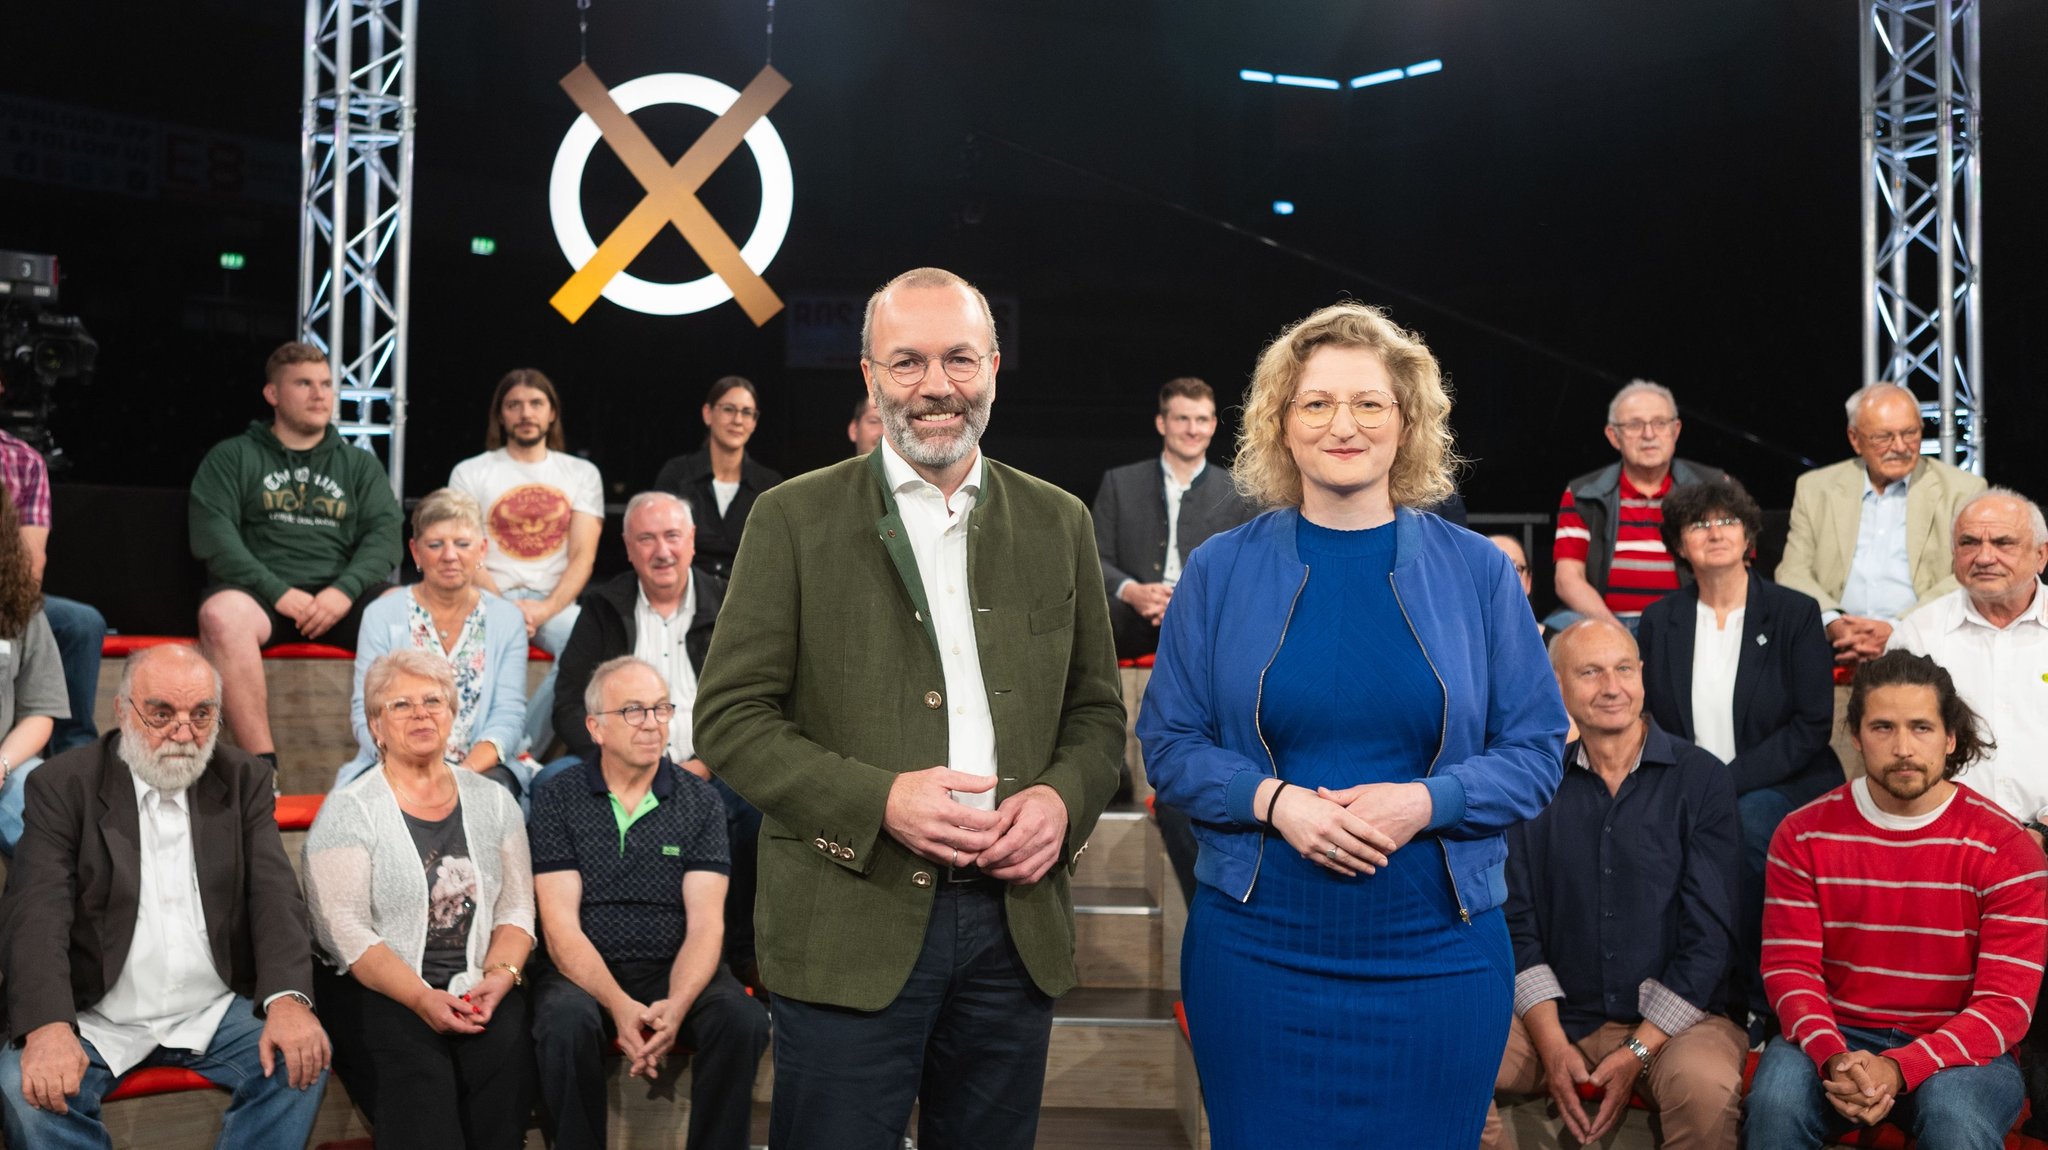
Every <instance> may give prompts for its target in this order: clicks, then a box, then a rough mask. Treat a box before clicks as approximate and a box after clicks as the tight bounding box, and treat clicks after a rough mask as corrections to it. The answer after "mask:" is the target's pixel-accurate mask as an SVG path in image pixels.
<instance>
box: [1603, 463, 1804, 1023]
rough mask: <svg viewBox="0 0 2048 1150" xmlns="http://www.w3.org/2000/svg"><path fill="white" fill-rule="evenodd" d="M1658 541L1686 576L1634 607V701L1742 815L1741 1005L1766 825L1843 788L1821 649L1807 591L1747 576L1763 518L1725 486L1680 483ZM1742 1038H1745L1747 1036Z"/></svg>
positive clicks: (1754, 943) (1757, 988)
mask: <svg viewBox="0 0 2048 1150" xmlns="http://www.w3.org/2000/svg"><path fill="white" fill-rule="evenodd" d="M1663 510H1664V526H1663V534H1664V546H1665V547H1666V548H1667V549H1668V550H1669V551H1670V552H1671V555H1672V557H1673V558H1674V559H1676V560H1677V561H1678V562H1680V563H1683V564H1686V565H1687V566H1688V567H1690V568H1691V569H1692V574H1693V582H1692V584H1691V585H1690V586H1686V587H1681V588H1679V589H1678V590H1677V591H1674V592H1672V593H1671V594H1669V595H1666V596H1665V597H1664V598H1662V599H1660V600H1658V601H1657V602H1655V603H1653V604H1651V605H1650V606H1649V607H1647V608H1645V609H1644V611H1643V618H1642V625H1641V631H1640V633H1639V635H1638V641H1639V642H1640V644H1641V646H1642V656H1643V688H1644V705H1645V706H1646V707H1648V709H1649V711H1650V714H1651V715H1652V716H1654V717H1655V718H1656V720H1657V724H1658V725H1659V726H1661V727H1663V728H1664V729H1665V730H1666V731H1669V732H1671V733H1672V734H1675V735H1678V736H1680V737H1681V738H1685V739H1689V740H1691V741H1692V742H1693V743H1695V744H1697V745H1699V746H1700V747H1702V748H1703V749H1705V750H1707V751H1710V752H1712V753H1713V754H1714V755H1716V756H1717V757H1719V758H1720V759H1721V760H1722V761H1723V762H1725V763H1727V764H1728V769H1729V771H1730V772H1731V773H1732V774H1733V775H1734V778H1735V790H1736V795H1737V805H1738V806H1739V808H1740V810H1741V816H1742V840H1743V842H1742V845H1743V852H1742V853H1743V890H1742V896H1743V897H1742V899H1741V901H1740V903H1739V904H1738V906H1739V907H1740V913H1741V914H1742V916H1743V921H1741V922H1738V923H1737V924H1736V927H1737V935H1738V936H1739V937H1741V938H1742V939H1743V940H1744V947H1745V951H1746V957H1745V960H1744V968H1745V970H1746V972H1747V974H1748V975H1749V976H1750V982H1751V985H1750V987H1749V998H1750V1004H1751V1008H1752V1010H1753V1011H1754V1012H1755V1013H1757V1014H1758V1015H1762V1014H1764V1013H1766V1012H1767V1010H1768V1005H1767V1003H1766V1000H1765V999H1764V997H1763V986H1762V981H1761V979H1758V978H1755V977H1754V976H1755V974H1756V968H1757V960H1758V957H1759V953H1758V946H1759V942H1760V937H1761V931H1762V923H1763V886H1764V877H1763V876H1764V858H1765V855H1766V853H1767V852H1768V851H1769V850H1770V845H1771V834H1772V832H1774V831H1776V830H1777V829H1778V823H1779V822H1780V821H1782V820H1783V819H1784V817H1785V816H1786V815H1788V814H1790V813H1791V812H1792V811H1794V810H1796V809H1797V808H1799V807H1801V806H1804V805H1805V804H1807V803H1809V802H1812V801H1813V800H1814V799H1816V798H1819V797H1820V796H1821V795H1823V794H1825V793H1827V792H1828V791H1829V790H1830V789H1832V788H1834V787H1837V786H1839V785H1841V783H1842V763H1841V760H1840V759H1838V758H1836V756H1835V752H1834V748H1832V747H1830V746H1829V745H1828V733H1829V728H1830V726H1831V725H1832V724H1833V722H1834V718H1835V689H1834V666H1835V657H1834V649H1833V647H1831V646H1830V645H1829V643H1828V637H1827V631H1826V629H1825V628H1823V627H1822V626H1821V622H1820V605H1819V604H1818V603H1816V602H1814V601H1813V599H1812V598H1811V597H1810V596H1807V595H1804V594H1802V593H1800V592H1798V591H1794V590H1791V589H1790V588H1786V587H1780V586H1778V585H1777V584H1775V583H1769V582H1766V581H1765V580H1763V579H1761V578H1759V577H1758V576H1757V574H1756V572H1754V571H1752V570H1750V569H1749V558H1750V556H1751V554H1752V553H1753V552H1754V550H1755V547H1756V536H1757V530H1758V528H1759V526H1760V524H1761V523H1762V520H1763V513H1762V512H1761V511H1759V510H1758V508H1757V505H1756V501H1755V500H1754V499H1751V498H1750V497H1749V493H1748V492H1747V491H1744V490H1743V489H1742V485H1741V484H1739V483H1736V482H1735V481H1734V480H1717V481H1713V482H1709V483H1689V484H1684V485H1682V486H1678V487H1674V488H1672V489H1671V491H1670V493H1669V494H1667V495H1665V497H1664V508H1663ZM1752 1037H1754V1035H1752Z"/></svg>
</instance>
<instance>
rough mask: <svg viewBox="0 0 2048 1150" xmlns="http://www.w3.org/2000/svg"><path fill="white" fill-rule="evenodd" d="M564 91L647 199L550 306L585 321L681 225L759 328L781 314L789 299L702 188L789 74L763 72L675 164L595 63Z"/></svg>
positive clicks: (568, 79) (567, 81) (574, 75)
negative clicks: (743, 251)
mask: <svg viewBox="0 0 2048 1150" xmlns="http://www.w3.org/2000/svg"><path fill="white" fill-rule="evenodd" d="M562 90H563V91H565V92H567V93H569V98H570V99H571V100H574V101H575V102H576V106H577V107H578V108H581V109H582V110H583V113H584V114H585V115H587V116H589V117H590V118H591V120H592V121H593V122H595V123H596V124H597V130H598V132H599V133H600V134H602V135H603V136H604V140H605V142H606V143H607V144H610V145H611V148H612V151H613V152H614V153H616V154H617V155H618V157H619V159H620V161H621V162H623V163H624V164H625V165H626V170H627V171H629V172H632V173H633V178H634V179H636V180H638V181H640V186H641V187H642V188H644V189H646V191H647V195H646V197H645V198H644V199H642V200H641V201H640V203H639V205H638V206H637V207H635V208H634V209H633V210H632V211H631V212H629V213H628V214H627V215H626V218H625V219H624V220H622V221H620V223H619V226H618V227H616V228H613V229H612V234H610V235H608V236H606V237H605V238H604V242H603V243H601V244H599V245H598V246H597V254H596V255H593V256H591V257H590V261H589V262H588V263H586V264H584V265H583V266H582V267H580V268H578V269H576V274H575V275H572V276H570V277H569V282H567V283H565V284H563V285H562V288H561V290H560V291H557V292H556V293H555V295H554V298H553V299H551V300H549V301H548V302H549V303H552V304H553V305H555V310H556V311H558V312H561V313H562V315H563V316H564V317H566V318H567V319H568V320H569V322H570V323H575V322H576V321H577V320H579V319H582V318H583V313H584V312H586V311H588V310H590V305H591V304H593V303H596V302H597V297H598V296H599V295H600V294H601V293H602V292H603V291H604V288H605V285H606V284H608V283H610V282H612V277H613V276H616V275H618V274H619V273H620V272H622V271H624V270H626V265H627V264H630V263H632V262H633V259H634V257H636V256H638V255H639V254H640V253H641V251H642V250H644V249H645V248H646V247H647V245H648V244H649V243H650V242H652V241H653V239H654V237H655V236H658V235H660V234H661V229H662V228H663V227H665V226H666V225H668V224H674V225H675V226H676V230H677V231H679V232H681V233H682V234H683V238H684V239H686V240H688V241H689V242H690V247H691V248H692V249H694V250H695V251H696V253H697V255H698V256H699V257H701V258H702V259H703V260H704V262H705V264H706V265H708V266H709V267H710V268H711V271H712V272H713V273H714V274H715V275H717V276H718V278H719V279H722V280H724V281H725V285H726V286H727V287H729V288H731V289H732V296H733V299H735V300H737V301H738V302H739V305H740V307H741V309H742V310H744V311H745V312H746V313H747V318H749V319H751V320H753V321H754V324H755V326H757V327H758V326H760V325H761V324H764V323H767V322H768V319H769V317H770V316H773V315H774V314H775V313H776V312H779V311H781V310H782V300H781V299H780V298H779V297H778V296H776V294H775V290H774V289H773V288H770V287H769V286H768V284H767V283H766V282H765V281H764V280H762V279H761V277H760V276H758V275H755V274H754V269H752V268H750V267H748V266H747V264H746V261H745V260H743V259H741V258H740V249H739V247H738V246H737V245H736V244H734V243H733V242H732V237H731V236H728V235H726V234H725V229H724V228H721V227H719V226H718V221H717V220H714V219H712V218H711V213H710V212H709V211H706V210H705V208H704V204H703V203H702V201H700V200H698V199H697V189H698V188H701V187H703V186H704V181H705V180H707V179H709V178H710V176H711V173H712V172H715V171H717V170H718V166H719V165H720V164H723V163H724V162H725V161H726V157H728V156H730V155H732V154H733V152H734V151H735V150H736V149H738V148H739V146H740V143H741V141H742V138H743V137H744V136H746V134H747V129H749V128H751V127H753V126H754V123H755V121H757V120H759V119H760V118H761V117H763V116H766V115H767V114H768V109H770V108H773V107H774V106H775V102H776V101H777V100H780V99H782V96H783V93H785V92H787V91H789V81H788V80H786V79H784V78H783V76H782V73H780V72H777V71H776V70H775V69H773V68H763V69H761V74H760V75H758V76H755V77H754V79H753V81H752V82H751V83H749V84H748V85H747V87H746V90H745V91H743V92H741V93H740V98H739V99H738V100H737V101H735V102H734V103H733V106H732V107H731V108H728V109H726V112H725V114H724V115H723V116H720V117H718V119H717V120H716V121H714V122H713V123H712V125H711V127H709V128H707V129H705V132H704V134H703V135H701V136H699V137H697V142H696V143H694V144H691V145H690V150H689V151H687V152H684V153H683V158H682V159H680V160H677V161H676V162H675V165H674V166H673V167H671V166H670V165H669V164H668V163H667V162H666V161H664V160H663V159H662V158H661V152H660V151H659V150H658V149H656V148H655V146H654V144H653V143H652V142H650V141H649V140H648V139H647V134H646V133H645V132H642V131H641V130H640V125H638V124H636V123H634V122H633V117H632V116H630V115H627V114H626V113H625V112H624V111H623V110H621V109H620V108H619V105H618V104H617V103H616V102H615V101H613V99H612V94H611V92H610V91H609V90H608V89H606V88H605V86H604V81H602V80H599V79H598V78H597V73H595V72H593V71H591V70H590V65H588V64H578V65H576V70H575V71H573V72H571V73H569V74H568V75H566V76H564V77H562Z"/></svg>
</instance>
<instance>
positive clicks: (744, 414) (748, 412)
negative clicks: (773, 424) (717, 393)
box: [711, 403, 761, 423]
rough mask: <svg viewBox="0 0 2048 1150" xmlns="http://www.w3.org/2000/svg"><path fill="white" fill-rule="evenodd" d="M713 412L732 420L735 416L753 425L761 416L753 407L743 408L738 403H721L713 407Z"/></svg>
mask: <svg viewBox="0 0 2048 1150" xmlns="http://www.w3.org/2000/svg"><path fill="white" fill-rule="evenodd" d="M711 410H713V411H715V412H717V413H718V414H720V415H722V416H724V417H726V418H727V419H731V418H733V417H734V416H738V417H739V418H741V419H744V420H746V421H747V422H748V423H752V422H753V421H754V420H755V419H757V418H759V416H760V414H761V413H760V412H758V411H756V410H754V409H753V408H751V407H741V406H740V405H739V404H737V403H721V404H718V405H717V406H715V407H713V408H712V409H711Z"/></svg>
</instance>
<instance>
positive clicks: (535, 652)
mask: <svg viewBox="0 0 2048 1150" xmlns="http://www.w3.org/2000/svg"><path fill="white" fill-rule="evenodd" d="M526 661H527V662H529V663H552V662H554V661H555V657H554V656H553V655H550V654H548V653H547V652H546V651H543V650H541V649H540V648H539V647H535V646H531V645H529V646H528V647H527V648H526Z"/></svg>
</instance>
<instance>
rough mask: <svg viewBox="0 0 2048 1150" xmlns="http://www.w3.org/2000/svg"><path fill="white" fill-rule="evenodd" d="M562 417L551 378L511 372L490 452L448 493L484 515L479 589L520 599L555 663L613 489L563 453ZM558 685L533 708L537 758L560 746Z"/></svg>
mask: <svg viewBox="0 0 2048 1150" xmlns="http://www.w3.org/2000/svg"><path fill="white" fill-rule="evenodd" d="M561 413H562V408H561V400H560V398H559V397H558V396H557V394H556V392H555V385H554V383H553V382H551V381H550V380H549V379H548V377H547V376H545V375H542V374H541V373H540V372H538V371H535V370H533V369H532V368H519V369H517V370H515V371H511V372H508V373H506V375H505V378H503V379H501V380H499V381H498V389H497V391H496V392H494V393H492V395H491V416H490V425H489V429H488V430H487V431H486V432H485V433H484V447H485V448H486V450H485V451H484V453H483V454H482V455H477V456H472V457H471V458H469V459H465V460H463V461H462V462H461V463H458V464H456V465H455V470H454V472H453V473H451V474H450V475H449V476H448V486H450V487H452V488H454V489H455V490H457V491H460V492H462V493H464V494H466V495H468V496H469V497H470V498H472V499H474V500H476V504H477V506H478V507H480V508H482V509H483V513H484V531H485V532H486V533H487V534H488V535H489V536H490V540H491V545H490V547H489V548H487V549H486V550H485V552H484V560H483V562H482V563H481V564H480V565H479V566H478V567H477V569H476V575H475V582H476V585H477V586H479V587H481V588H483V589H484V590H486V591H494V592H496V593H498V594H499V595H503V596H504V597H505V598H507V599H510V600H512V602H513V604H514V605H515V606H517V607H518V608H519V611H520V613H521V614H523V615H525V616H526V634H527V637H528V638H530V639H531V640H532V641H533V645H534V646H536V647H539V648H540V649H541V650H543V651H546V652H547V653H548V654H550V655H556V656H559V655H561V653H562V647H563V646H564V645H565V644H567V643H568V641H569V632H570V631H571V630H573V629H574V628H575V626H576V614H577V612H578V610H579V608H578V606H577V603H576V601H577V597H578V596H580V595H582V594H583V588H584V585H585V584H587V583H589V582H590V569H591V565H592V564H593V563H594V562H595V561H596V559H597V538H598V533H599V532H601V531H602V530H603V529H604V480H603V478H602V477H601V476H600V475H599V474H598V471H597V466H596V465H595V464H593V463H591V462H590V461H589V460H586V459H578V458H577V457H576V456H573V455H570V454H569V453H568V452H566V451H564V450H563V449H562V443H563V439H562V415H561ZM555 677H556V676H555V672H554V671H550V672H549V673H548V677H547V678H546V679H543V680H542V681H541V684H540V686H539V687H538V688H537V689H536V690H535V691H534V694H533V699H532V700H531V701H530V702H529V703H528V705H527V708H526V736H527V742H528V744H529V745H530V746H531V748H532V750H533V753H534V754H535V755H536V756H539V755H545V754H546V753H547V749H548V744H550V743H552V742H554V730H553V726H552V724H551V722H550V716H551V715H552V714H553V708H554V694H555ZM579 726H580V724H579Z"/></svg>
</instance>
